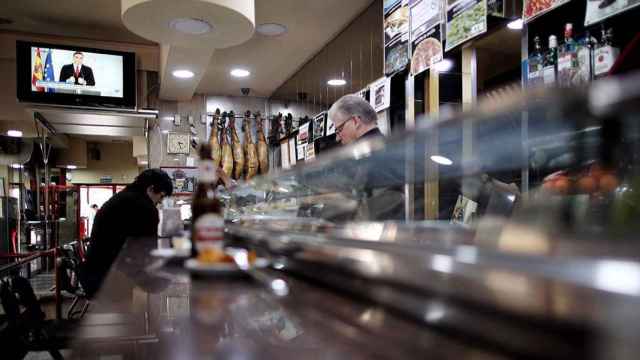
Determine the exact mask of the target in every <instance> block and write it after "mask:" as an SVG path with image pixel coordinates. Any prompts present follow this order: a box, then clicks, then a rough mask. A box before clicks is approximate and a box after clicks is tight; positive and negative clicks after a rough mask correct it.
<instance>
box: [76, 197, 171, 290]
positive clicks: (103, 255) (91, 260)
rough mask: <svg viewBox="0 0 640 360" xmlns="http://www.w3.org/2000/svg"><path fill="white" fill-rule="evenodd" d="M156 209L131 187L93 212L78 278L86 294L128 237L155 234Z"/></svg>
mask: <svg viewBox="0 0 640 360" xmlns="http://www.w3.org/2000/svg"><path fill="white" fill-rule="evenodd" d="M158 222H159V218H158V210H157V209H156V207H155V205H154V204H153V202H152V201H151V199H150V198H149V196H148V195H147V194H146V192H145V191H142V190H137V189H132V188H131V187H130V186H129V187H127V188H125V189H124V190H123V191H121V192H119V193H117V194H116V195H114V196H113V197H111V199H109V200H108V201H107V202H106V203H104V205H103V206H102V208H100V210H98V213H97V214H96V217H95V219H94V222H93V229H92V230H91V241H90V243H89V247H88V249H87V253H86V257H85V261H84V262H83V264H82V266H81V269H80V274H79V278H80V281H81V283H82V287H83V289H84V290H85V292H86V293H87V295H89V296H93V294H94V293H95V292H96V291H97V290H98V288H99V287H100V284H101V283H102V280H103V279H104V277H105V276H106V275H107V273H108V271H109V268H110V267H111V264H113V262H114V260H115V259H116V257H117V256H118V253H119V252H120V249H121V248H122V246H123V245H124V243H125V241H126V240H127V239H128V238H135V237H147V238H148V237H156V236H157V233H158Z"/></svg>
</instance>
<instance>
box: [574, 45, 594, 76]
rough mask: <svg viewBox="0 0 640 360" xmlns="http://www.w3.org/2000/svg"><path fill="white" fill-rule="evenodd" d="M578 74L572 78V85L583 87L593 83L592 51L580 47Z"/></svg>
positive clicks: (577, 60) (577, 58)
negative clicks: (590, 82)
mask: <svg viewBox="0 0 640 360" xmlns="http://www.w3.org/2000/svg"><path fill="white" fill-rule="evenodd" d="M576 62H577V67H576V70H575V72H576V74H574V76H573V78H572V83H571V85H574V86H575V85H582V84H586V83H588V82H589V81H591V49H589V48H588V47H586V46H579V47H578V50H577V51H576Z"/></svg>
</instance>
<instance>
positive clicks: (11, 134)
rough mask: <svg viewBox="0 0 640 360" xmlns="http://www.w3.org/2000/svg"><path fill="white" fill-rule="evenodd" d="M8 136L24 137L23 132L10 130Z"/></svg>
mask: <svg viewBox="0 0 640 360" xmlns="http://www.w3.org/2000/svg"><path fill="white" fill-rule="evenodd" d="M7 135H9V136H11V137H22V131H20V130H9V131H7Z"/></svg>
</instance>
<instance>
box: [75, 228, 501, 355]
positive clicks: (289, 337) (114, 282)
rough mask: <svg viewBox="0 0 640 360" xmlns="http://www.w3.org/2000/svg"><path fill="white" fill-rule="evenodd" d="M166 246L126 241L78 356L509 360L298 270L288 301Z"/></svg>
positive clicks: (81, 334)
mask: <svg viewBox="0 0 640 360" xmlns="http://www.w3.org/2000/svg"><path fill="white" fill-rule="evenodd" d="M157 246H158V242H157V240H156V239H130V240H129V241H128V242H127V243H126V244H125V246H124V248H123V249H122V251H121V253H120V256H119V257H118V259H117V260H116V262H115V263H114V265H113V266H112V268H111V271H110V273H109V275H108V276H107V278H106V280H105V282H104V284H103V287H102V288H101V290H100V291H99V292H98V294H97V295H96V297H95V298H94V299H93V300H92V302H91V307H90V310H89V313H87V315H86V316H85V317H84V318H83V320H82V323H81V326H79V327H78V329H79V330H78V333H77V338H78V339H83V340H82V341H77V342H76V343H75V344H74V346H73V352H72V354H73V357H74V358H86V357H89V356H95V355H96V354H109V353H116V354H122V353H125V354H128V355H130V356H132V357H134V358H154V359H200V358H208V359H211V358H216V359H283V358H303V359H375V358H385V359H393V358H398V359H399V358H404V359H406V358H416V356H418V357H425V356H429V357H433V358H446V359H462V358H473V359H503V358H509V355H508V354H505V353H503V352H501V353H496V352H493V351H492V350H490V347H486V346H479V345H480V344H476V343H473V342H470V341H464V342H463V339H461V338H459V337H458V338H457V337H455V336H449V335H447V334H444V333H442V332H436V331H433V330H431V329H429V328H427V327H425V326H424V325H422V324H419V323H418V322H416V321H414V320H411V319H409V318H406V317H404V316H402V315H399V314H394V313H392V312H390V311H389V310H386V309H383V308H381V307H380V306H378V305H375V304H372V303H370V302H367V301H366V300H359V299H356V298H355V297H352V296H349V295H346V294H342V293H338V292H335V291H333V290H331V289H328V288H326V287H323V286H321V285H318V284H314V283H312V282H311V281H309V280H303V279H300V278H294V277H292V276H290V275H282V274H279V275H278V276H280V277H283V276H284V278H285V279H286V281H287V282H288V284H289V288H290V293H289V294H288V295H286V296H284V297H279V296H276V295H275V294H273V293H272V292H271V291H269V290H268V289H267V288H266V287H264V286H263V285H261V284H259V283H257V282H255V281H253V280H252V279H250V278H248V277H236V278H229V277H227V278H222V277H218V278H214V277H192V276H191V275H190V274H189V273H188V272H187V271H186V270H185V269H184V268H183V267H182V266H181V265H180V264H175V263H172V262H166V261H165V260H158V259H155V258H153V257H151V256H150V254H149V253H150V251H151V250H152V249H154V248H157ZM264 271H267V272H275V270H264ZM278 273H279V272H278Z"/></svg>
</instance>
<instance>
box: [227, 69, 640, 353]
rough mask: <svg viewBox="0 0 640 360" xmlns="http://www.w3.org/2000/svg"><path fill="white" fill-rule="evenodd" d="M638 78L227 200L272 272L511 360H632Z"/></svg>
mask: <svg viewBox="0 0 640 360" xmlns="http://www.w3.org/2000/svg"><path fill="white" fill-rule="evenodd" d="M639 81H640V77H638V76H637V75H636V76H628V77H626V79H625V80H624V81H620V80H617V79H607V80H604V81H598V82H595V83H594V84H593V85H592V86H590V87H589V88H584V89H580V90H576V91H567V90H562V91H549V90H547V91H546V92H545V93H544V94H543V93H535V92H530V93H527V94H526V96H525V97H522V98H517V99H516V98H514V99H512V100H511V103H510V104H506V105H504V106H503V107H501V108H500V109H495V108H494V107H489V106H487V107H483V106H482V104H480V106H478V107H477V108H475V109H474V110H473V111H470V112H466V113H463V114H459V115H456V116H454V117H451V118H447V119H429V118H425V119H420V120H419V121H417V123H418V124H419V126H418V128H417V129H415V130H413V131H410V132H406V133H402V134H396V135H394V136H392V137H389V138H386V139H373V140H363V141H359V142H357V143H355V144H353V145H351V146H345V147H341V148H340V149H338V150H335V151H333V152H331V153H327V154H326V155H323V156H320V157H318V158H317V159H316V160H315V161H314V162H311V163H305V164H304V166H301V167H294V168H293V169H290V170H287V171H281V172H276V173H273V174H270V175H268V176H264V177H260V178H256V179H254V180H252V181H250V182H247V183H245V184H242V185H241V186H240V187H239V188H238V189H236V190H235V191H234V192H232V193H231V194H228V196H226V197H225V201H226V203H227V209H226V218H227V221H228V227H227V232H228V235H229V238H230V239H231V241H232V242H237V243H238V244H241V245H242V246H249V247H252V248H256V249H258V251H259V252H260V253H262V254H264V255H265V256H268V257H270V258H271V259H272V261H273V263H274V264H275V265H274V267H275V268H276V269H279V270H283V271H287V272H288V273H291V274H295V276H301V277H303V278H305V279H311V280H313V281H314V282H318V283H321V284H325V285H327V286H330V287H332V288H337V289H340V290H342V291H347V292H349V293H351V294H354V295H356V296H358V297H361V298H365V299H367V300H368V301H373V302H374V303H377V304H382V305H384V306H386V307H389V308H391V309H393V310H394V311H398V312H400V313H402V314H404V315H406V316H409V317H411V318H413V319H414V320H416V321H419V322H420V323H424V324H426V325H427V326H429V327H433V328H435V329H437V330H441V331H444V332H454V333H456V334H462V335H463V336H470V337H472V338H474V339H476V340H478V341H479V342H481V343H487V344H490V346H491V347H496V348H499V349H502V350H504V351H505V352H506V353H508V354H512V355H513V354H515V355H517V356H524V355H526V356H532V357H545V358H547V357H557V358H605V357H606V358H609V357H615V358H631V357H633V356H634V355H635V354H636V353H637V351H638V350H639V349H638V344H637V342H635V341H634V340H633V338H634V336H635V335H634V334H637V331H638V330H639V329H638V326H639V325H638V324H640V321H638V320H640V319H638V313H637V311H635V310H633V309H637V305H638V302H639V300H640V262H638V258H639V256H640V246H639V244H638V242H637V239H636V237H637V234H638V226H639V225H638V222H637V218H638V215H640V208H639V205H640V198H639V197H638V192H639V191H640V190H639V189H638V187H639V186H640V177H639V175H640V168H639V165H640V162H639V161H638V160H639V159H638V156H639V154H640V151H639V150H640V148H639V147H640V122H639V120H640V86H638V84H640V82H639Z"/></svg>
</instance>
